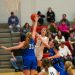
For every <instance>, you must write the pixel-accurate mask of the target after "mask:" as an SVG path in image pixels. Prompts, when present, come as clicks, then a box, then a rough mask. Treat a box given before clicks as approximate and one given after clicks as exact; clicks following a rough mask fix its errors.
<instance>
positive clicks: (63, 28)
mask: <svg viewBox="0 0 75 75" xmlns="http://www.w3.org/2000/svg"><path fill="white" fill-rule="evenodd" d="M58 30H59V31H61V33H62V35H63V36H64V37H65V40H68V39H69V27H68V26H67V24H66V23H65V21H64V20H63V21H62V22H61V24H60V25H59V26H58Z"/></svg>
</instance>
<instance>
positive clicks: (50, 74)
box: [42, 67, 58, 75]
mask: <svg viewBox="0 0 75 75" xmlns="http://www.w3.org/2000/svg"><path fill="white" fill-rule="evenodd" d="M42 72H43V73H46V74H47V75H58V72H57V70H56V69H55V68H54V67H49V68H48V72H46V71H45V69H43V70H42Z"/></svg>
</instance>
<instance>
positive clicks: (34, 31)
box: [32, 15, 38, 39]
mask: <svg viewBox="0 0 75 75" xmlns="http://www.w3.org/2000/svg"><path fill="white" fill-rule="evenodd" d="M37 22H38V16H37V15H36V17H35V22H33V26H34V27H33V31H32V38H33V39H35V35H36V27H37Z"/></svg>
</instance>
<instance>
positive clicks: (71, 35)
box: [69, 32, 75, 42]
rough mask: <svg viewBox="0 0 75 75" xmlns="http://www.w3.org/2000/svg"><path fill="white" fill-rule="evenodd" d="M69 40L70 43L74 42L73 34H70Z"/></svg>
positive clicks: (74, 33)
mask: <svg viewBox="0 0 75 75" xmlns="http://www.w3.org/2000/svg"><path fill="white" fill-rule="evenodd" d="M69 40H70V41H71V42H73V41H75V32H70V37H69Z"/></svg>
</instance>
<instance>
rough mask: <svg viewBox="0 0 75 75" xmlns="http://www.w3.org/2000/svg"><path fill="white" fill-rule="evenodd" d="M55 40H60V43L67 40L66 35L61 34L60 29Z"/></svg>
mask: <svg viewBox="0 0 75 75" xmlns="http://www.w3.org/2000/svg"><path fill="white" fill-rule="evenodd" d="M55 40H56V41H58V43H59V44H60V42H61V41H64V42H65V38H64V36H63V35H62V34H61V32H60V31H58V33H57V35H56V37H55Z"/></svg>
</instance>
